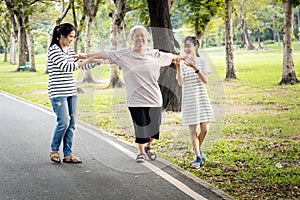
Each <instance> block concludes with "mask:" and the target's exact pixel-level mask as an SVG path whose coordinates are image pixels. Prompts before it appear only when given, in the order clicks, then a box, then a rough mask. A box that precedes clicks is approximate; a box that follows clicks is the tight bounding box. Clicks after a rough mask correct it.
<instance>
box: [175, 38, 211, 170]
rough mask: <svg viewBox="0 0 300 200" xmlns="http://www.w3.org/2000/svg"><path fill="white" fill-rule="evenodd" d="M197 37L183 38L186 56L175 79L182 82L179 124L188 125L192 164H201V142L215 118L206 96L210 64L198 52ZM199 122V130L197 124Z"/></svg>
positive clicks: (177, 66) (179, 65)
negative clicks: (192, 155)
mask: <svg viewBox="0 0 300 200" xmlns="http://www.w3.org/2000/svg"><path fill="white" fill-rule="evenodd" d="M198 48H199V41H198V39H197V38H196V37H191V36H188V37H187V38H185V41H184V52H185V53H186V54H187V57H188V59H186V60H185V61H182V62H177V63H176V68H177V81H178V84H179V85H181V86H182V106H181V110H182V125H183V126H187V125H188V126H189V129H190V133H191V141H192V145H193V151H194V153H195V155H196V159H195V161H194V162H193V163H192V165H191V167H193V168H196V169H198V168H200V167H201V166H202V163H203V161H204V160H206V156H205V154H204V153H203V152H202V151H201V148H200V147H201V145H202V143H203V141H204V138H205V136H206V134H207V132H208V123H209V122H211V121H214V114H213V110H212V107H211V104H210V100H209V98H208V94H207V90H206V83H207V81H208V78H207V76H208V74H210V73H211V69H210V67H209V64H208V63H207V62H206V61H205V60H204V59H203V58H201V57H200V56H199V54H198ZM198 124H199V125H200V133H197V126H198Z"/></svg>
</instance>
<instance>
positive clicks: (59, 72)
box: [47, 44, 96, 98]
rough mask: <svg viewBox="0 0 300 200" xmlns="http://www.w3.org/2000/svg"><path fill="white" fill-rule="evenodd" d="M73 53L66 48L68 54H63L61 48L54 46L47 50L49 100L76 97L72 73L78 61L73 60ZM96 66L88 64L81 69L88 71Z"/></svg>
mask: <svg viewBox="0 0 300 200" xmlns="http://www.w3.org/2000/svg"><path fill="white" fill-rule="evenodd" d="M75 54H76V53H75V51H74V50H73V49H72V48H71V47H68V52H67V53H65V52H63V51H62V50H61V48H60V47H59V46H58V45H56V44H54V45H52V46H51V47H49V49H48V62H47V67H48V72H49V82H48V95H49V98H54V97H68V96H74V95H77V89H76V84H75V80H74V78H73V71H75V70H77V69H78V63H77V62H78V60H79V59H76V58H73V56H74V55H75ZM95 66H96V65H95V64H93V63H88V64H86V65H84V66H83V67H82V69H83V70H88V69H91V68H93V67H95Z"/></svg>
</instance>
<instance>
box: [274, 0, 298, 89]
mask: <svg viewBox="0 0 300 200" xmlns="http://www.w3.org/2000/svg"><path fill="white" fill-rule="evenodd" d="M283 4H284V10H285V17H284V29H283V65H282V77H281V81H280V82H279V84H280V85H282V84H292V85H293V84H296V83H299V82H300V81H299V80H298V79H297V76H296V71H295V66H294V57H293V43H292V40H293V23H294V7H295V6H297V5H299V4H300V1H299V0H283Z"/></svg>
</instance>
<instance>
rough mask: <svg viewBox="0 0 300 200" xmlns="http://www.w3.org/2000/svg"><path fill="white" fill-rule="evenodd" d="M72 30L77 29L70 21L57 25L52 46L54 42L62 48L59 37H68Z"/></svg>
mask: <svg viewBox="0 0 300 200" xmlns="http://www.w3.org/2000/svg"><path fill="white" fill-rule="evenodd" d="M72 31H76V30H75V27H74V26H73V25H72V24H69V23H63V24H60V25H58V26H56V27H55V28H54V30H53V36H52V41H51V44H50V47H51V46H52V45H54V44H56V45H58V46H59V47H60V48H61V46H60V44H59V38H60V36H61V35H62V36H64V37H67V36H68V35H69V34H70V33H71V32H72Z"/></svg>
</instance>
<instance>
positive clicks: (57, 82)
mask: <svg viewBox="0 0 300 200" xmlns="http://www.w3.org/2000/svg"><path fill="white" fill-rule="evenodd" d="M74 38H75V27H74V26H73V25H71V24H69V23H64V24H61V25H59V26H56V27H55V29H54V31H53V38H52V41H51V44H50V47H49V48H48V61H47V67H48V72H49V82H48V94H49V98H50V101H51V104H52V107H53V110H54V112H55V114H56V116H57V124H56V128H55V131H54V135H53V139H52V142H51V152H50V158H51V161H53V162H57V163H59V162H61V159H60V155H59V147H60V144H61V142H62V141H63V154H64V159H63V161H64V162H67V163H82V161H81V159H80V158H78V157H75V156H74V155H73V154H72V143H73V132H74V130H75V117H76V111H77V104H78V99H77V89H76V85H75V80H74V78H73V71H75V70H77V69H84V70H86V69H91V68H93V67H95V66H96V65H95V63H99V62H100V60H97V59H94V58H89V59H85V60H80V61H79V60H78V59H74V57H73V56H75V51H74V50H73V49H72V48H71V47H69V46H70V44H71V43H72V41H73V39H74Z"/></svg>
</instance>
